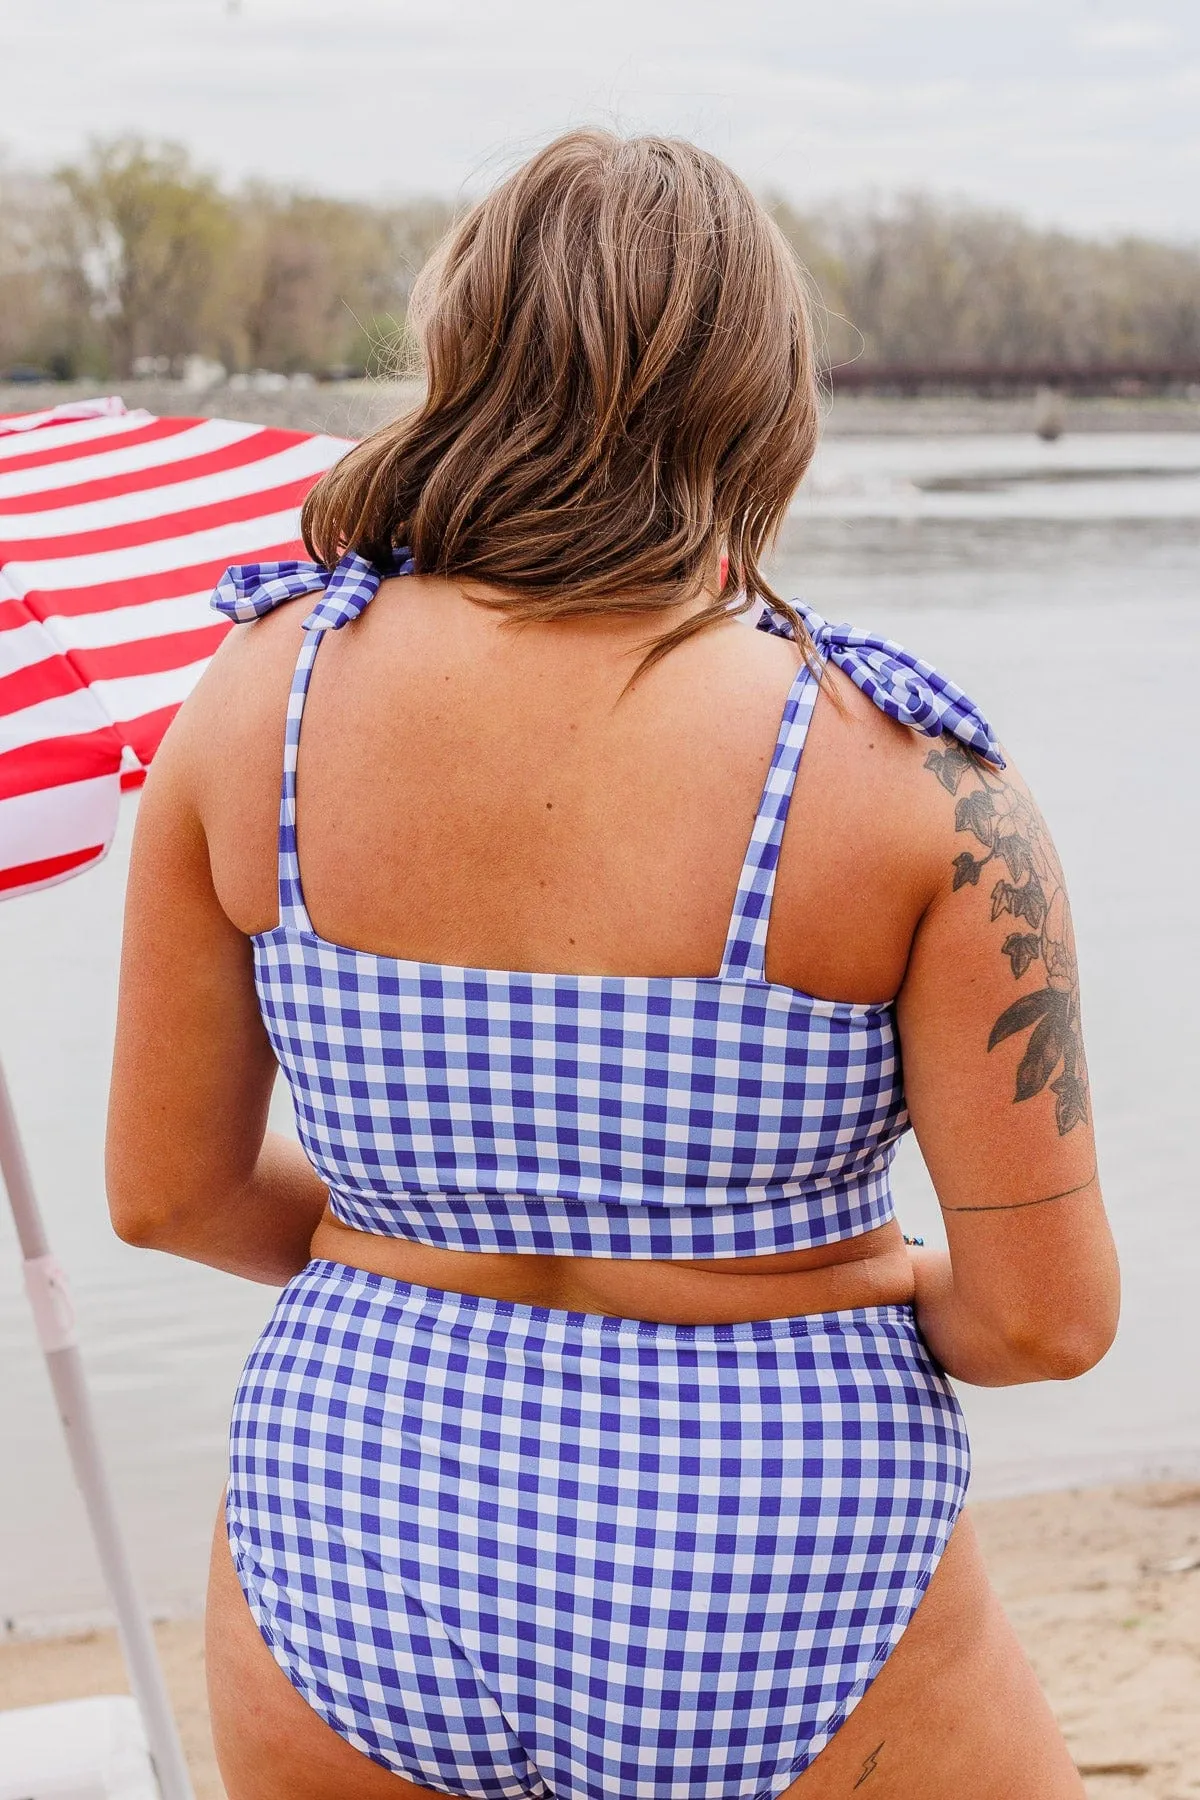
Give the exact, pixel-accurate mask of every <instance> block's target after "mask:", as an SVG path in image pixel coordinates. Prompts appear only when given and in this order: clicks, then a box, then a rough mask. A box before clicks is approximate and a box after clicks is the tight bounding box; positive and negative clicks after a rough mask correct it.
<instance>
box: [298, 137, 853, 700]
mask: <svg viewBox="0 0 1200 1800" xmlns="http://www.w3.org/2000/svg"><path fill="white" fill-rule="evenodd" d="M409 326H410V329H411V330H413V331H414V332H415V335H416V338H417V341H418V343H419V345H420V348H421V350H422V352H423V358H424V364H425V369H426V375H427V388H426V394H425V399H424V401H423V403H422V404H421V405H420V406H419V407H417V408H416V409H415V410H414V411H412V412H409V413H407V414H405V415H404V416H402V417H401V418H399V419H397V420H395V421H394V422H393V423H391V424H389V425H385V426H384V427H383V428H382V429H381V430H379V431H376V432H375V433H374V434H373V435H372V436H371V437H369V438H367V439H366V440H365V441H364V442H363V443H361V444H359V445H358V446H357V447H356V448H355V449H354V450H351V451H350V452H349V453H348V454H347V455H346V456H345V457H344V458H343V459H342V460H341V461H340V462H339V463H338V464H337V465H336V466H335V467H334V468H333V469H331V470H330V471H329V473H328V474H327V475H326V476H325V477H324V478H323V479H322V480H321V481H320V482H319V483H318V484H317V486H316V487H315V488H314V489H313V490H312V492H311V493H310V494H309V496H308V499H307V501H306V503H305V506H304V514H303V531H304V540H305V543H306V544H307V546H308V549H309V553H310V555H312V556H313V557H315V558H316V559H317V560H318V561H319V562H323V563H325V564H327V565H332V564H333V563H334V562H336V560H337V559H338V557H339V556H340V555H342V554H343V553H344V552H345V551H347V550H356V551H358V552H359V553H360V554H361V555H363V556H365V557H367V558H369V559H370V560H372V561H375V562H378V563H382V564H386V562H387V561H388V559H389V558H390V556H391V554H392V552H393V551H394V550H395V548H396V547H398V546H399V545H407V546H408V547H409V549H410V550H411V552H412V554H413V558H414V561H415V564H416V567H417V569H418V571H419V572H420V573H422V574H430V575H444V576H453V577H455V578H456V579H458V580H460V581H462V582H463V583H465V584H469V583H473V582H478V583H484V584H486V585H487V586H488V587H490V588H492V589H494V590H496V592H495V593H492V594H488V595H478V594H473V595H472V596H471V597H472V598H473V599H478V600H481V601H482V603H483V604H486V605H490V606H494V607H496V608H498V609H500V610H502V611H503V612H505V613H507V614H508V615H510V617H511V618H512V619H513V620H522V621H537V620H548V619H560V618H565V617H568V616H570V615H581V614H587V613H600V612H604V611H608V610H613V611H620V612H626V613H634V612H637V613H641V612H647V613H649V612H653V611H655V610H656V609H662V608H666V607H670V606H677V605H679V604H680V602H686V601H691V600H699V599H702V598H703V597H704V595H705V594H706V593H707V594H708V596H709V598H708V601H707V603H706V604H705V605H703V606H702V607H699V608H698V609H697V610H696V611H695V612H693V613H692V614H690V615H689V617H688V618H687V619H686V620H685V621H684V623H683V624H681V625H678V626H677V627H676V628H675V629H674V630H672V631H670V632H667V633H666V634H664V635H663V636H662V637H660V638H659V639H657V640H656V641H655V642H654V644H653V645H652V646H651V649H650V651H649V652H648V654H647V656H646V657H645V659H644V660H643V663H642V664H641V666H640V668H639V670H638V673H639V674H640V673H641V672H642V670H644V669H645V668H647V667H649V666H650V664H651V663H653V662H655V661H657V659H658V658H659V657H661V656H663V655H665V654H666V652H667V651H668V650H669V649H671V648H672V647H673V646H674V645H675V644H677V643H680V642H681V641H682V640H683V639H684V638H686V637H689V636H691V635H692V634H693V633H694V632H696V631H699V630H701V629H703V628H704V627H705V626H706V625H709V624H712V623H714V622H715V621H716V620H718V619H720V618H722V617H725V616H727V614H728V613H729V612H730V611H731V610H733V611H742V610H745V608H746V607H748V606H750V605H752V604H753V603H754V601H755V600H756V599H759V598H761V599H764V600H766V601H768V602H770V604H771V605H772V606H773V607H775V608H776V609H777V610H778V611H780V612H781V613H783V614H784V616H786V617H788V618H790V619H791V622H792V624H793V627H794V629H795V630H796V633H797V637H798V639H799V641H800V642H801V644H804V645H806V643H807V640H806V637H805V634H804V631H803V628H802V626H801V625H800V622H799V620H798V619H797V618H796V617H795V614H794V613H793V612H792V609H791V608H790V607H789V606H787V605H786V603H785V602H783V601H782V600H781V599H780V598H779V596H778V595H776V594H775V593H773V592H772V590H771V588H770V587H769V586H768V584H767V581H766V578H765V576H764V575H763V572H762V567H761V559H762V557H763V555H764V552H765V551H766V550H767V549H769V547H770V545H771V544H772V542H773V540H774V538H775V535H776V533H777V532H778V530H779V527H780V525H781V524H782V521H783V518H784V515H785V513H786V511H787V508H788V503H789V501H790V500H791V498H792V495H793V493H794V492H795V490H796V487H797V486H798V484H799V482H800V479H801V477H802V476H803V474H804V472H805V470H806V469H807V467H808V464H809V462H810V461H811V459H812V455H813V451H814V450H815V448H816V441H817V432H818V419H819V398H820V395H819V385H818V376H817V369H816V358H815V354H814V348H813V334H812V329H811V323H810V313H809V304H808V295H807V289H806V285H805V277H804V273H803V271H802V270H801V268H800V267H799V265H798V264H797V262H796V260H795V258H794V256H793V254H792V252H791V250H790V249H789V247H788V245H787V244H786V242H785V241H784V238H783V236H782V234H781V233H780V232H779V230H778V229H777V227H776V226H775V224H774V223H773V221H772V220H771V219H770V218H769V216H768V215H767V213H766V212H765V211H764V210H763V208H762V206H760V205H759V203H758V201H757V200H756V199H755V198H754V196H753V194H752V193H751V192H750V190H749V189H748V188H747V187H746V185H745V184H744V183H743V182H742V181H740V180H739V179H738V177H737V176H736V175H734V174H733V172H732V170H730V169H728V168H727V167H726V166H725V164H724V163H722V162H720V161H718V159H717V158H716V157H714V156H710V155H708V154H706V152H705V151H703V150H700V149H697V147H696V146H695V145H694V144H689V143H686V142H684V141H682V140H680V139H677V138H659V137H636V138H621V137H617V136H615V135H613V134H611V133H609V132H604V131H575V132H571V133H569V134H568V135H566V136H564V137H560V138H558V139H557V140H556V141H555V142H554V143H552V144H550V145H548V146H547V147H546V148H545V149H544V150H542V151H540V152H539V153H538V154H537V155H536V156H534V157H532V158H531V159H530V160H529V161H528V162H527V163H525V164H524V165H523V167H521V168H519V169H517V170H516V172H515V173H514V174H512V175H510V176H509V177H508V179H507V180H506V181H504V182H502V183H501V185H500V186H499V187H497V188H496V189H495V190H494V191H493V192H492V193H491V194H489V195H488V197H487V198H486V199H485V200H483V201H481V202H480V203H479V204H478V205H476V206H474V207H473V208H472V209H471V210H470V211H469V212H468V213H466V214H465V216H464V217H463V218H462V219H461V220H460V221H459V222H458V223H457V225H455V226H454V227H453V228H452V230H451V231H450V233H449V235H448V237H447V238H446V239H445V241H444V242H443V244H442V245H441V246H440V248H439V249H438V250H437V251H436V252H435V253H434V256H433V257H432V259H431V260H430V262H429V263H427V264H426V266H425V268H424V269H423V270H422V272H421V274H420V276H419V277H418V280H417V283H416V286H415V288H414V290H413V296H412V305H411V310H410V315H409ZM722 554H724V556H726V557H727V558H728V563H727V572H726V574H725V579H724V583H723V585H720V578H719V576H718V573H717V571H718V565H719V563H720V560H721V557H722ZM718 588H719V591H718ZM469 591H470V590H469V588H468V592H469Z"/></svg>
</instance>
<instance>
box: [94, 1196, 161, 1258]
mask: <svg viewBox="0 0 1200 1800" xmlns="http://www.w3.org/2000/svg"><path fill="white" fill-rule="evenodd" d="M108 1216H109V1218H110V1219H111V1221H112V1228H113V1230H114V1231H115V1232H116V1234H117V1236H118V1237H119V1238H120V1240H121V1242H122V1243H123V1244H132V1245H133V1247H134V1249H136V1250H162V1249H164V1248H167V1247H168V1245H167V1243H166V1240H167V1239H168V1238H169V1237H170V1235H171V1225H172V1221H171V1218H170V1215H169V1214H168V1213H167V1212H166V1211H165V1209H164V1208H162V1207H160V1206H155V1205H154V1204H153V1202H152V1201H151V1200H150V1199H149V1198H148V1197H147V1196H145V1195H141V1194H135V1193H130V1192H128V1191H122V1190H121V1189H114V1188H113V1187H112V1186H111V1185H110V1187H109V1190H108Z"/></svg>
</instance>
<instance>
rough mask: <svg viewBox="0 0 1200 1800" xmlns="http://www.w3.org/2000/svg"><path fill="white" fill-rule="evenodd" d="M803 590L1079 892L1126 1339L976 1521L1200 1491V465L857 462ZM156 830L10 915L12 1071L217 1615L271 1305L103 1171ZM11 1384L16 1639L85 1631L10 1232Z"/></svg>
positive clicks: (975, 1416)
mask: <svg viewBox="0 0 1200 1800" xmlns="http://www.w3.org/2000/svg"><path fill="white" fill-rule="evenodd" d="M777 575H778V579H779V584H780V586H781V588H782V591H784V592H786V593H794V594H799V595H801V596H803V597H804V598H805V599H807V600H808V601H810V602H811V603H812V604H813V605H815V606H816V607H817V608H818V610H819V611H820V612H822V613H823V614H824V615H825V616H826V617H827V618H832V619H842V618H852V619H853V620H854V621H855V623H856V624H859V625H864V626H870V627H872V628H876V629H882V630H884V631H886V632H887V633H888V634H890V635H891V636H893V637H897V638H899V639H900V640H901V641H902V642H905V643H907V644H908V645H909V646H910V647H912V648H913V649H916V650H919V651H920V652H921V653H922V654H923V655H924V656H927V657H929V658H930V659H931V660H933V661H935V662H937V663H938V664H939V665H940V666H941V667H943V668H944V669H945V670H946V671H947V672H948V673H950V674H952V675H953V676H954V677H955V679H956V680H958V681H959V682H961V683H962V685H963V686H965V687H966V688H968V690H969V691H970V692H971V693H972V694H973V695H974V696H975V698H976V699H977V700H978V701H979V703H980V704H981V705H982V706H983V707H984V709H985V711H987V712H988V713H989V714H990V715H991V717H992V718H993V720H994V721H995V723H996V725H997V727H998V729H999V730H1000V732H1001V735H1002V736H1003V738H1004V739H1005V742H1006V744H1007V746H1008V748H1009V750H1010V752H1011V754H1012V756H1013V757H1014V758H1015V759H1016V761H1017V762H1018V763H1019V764H1020V766H1021V767H1022V769H1023V770H1024V772H1025V773H1026V775H1027V776H1028V777H1029V779H1030V780H1031V781H1032V783H1033V785H1034V788H1035V790H1036V791H1037V793H1038V795H1039V798H1040V799H1041V801H1042V804H1043V807H1044V810H1045V811H1046V813H1047V815H1048V817H1049V819H1050V822H1051V825H1052V827H1053V829H1054V831H1055V834H1056V836H1057V839H1058V843H1059V847H1060V849H1061V852H1062V856H1063V861H1064V863H1065V865H1066V868H1067V873H1068V877H1069V879H1070V882H1071V885H1072V890H1073V896H1074V906H1075V915H1076V924H1077V930H1078V935H1079V947H1080V958H1081V963H1082V968H1083V978H1084V1002H1085V1024H1086V1027H1087V1032H1088V1042H1089V1052H1090V1063H1091V1070H1092V1079H1093V1091H1094V1098H1095V1111H1096V1118H1097V1125H1098V1135H1099V1139H1100V1155H1101V1171H1102V1174H1103V1177H1104V1183H1105V1190H1106V1194H1107V1196H1108V1200H1109V1205H1110V1209H1111V1212H1112V1216H1113V1222H1114V1225H1115V1229H1116V1232H1117V1237H1118V1240H1119V1244H1120V1249H1121V1254H1122V1259H1123V1264H1124V1271H1125V1295H1126V1297H1125V1312H1124V1322H1123V1325H1122V1331H1121V1336H1120V1338H1119V1340H1118V1343H1117V1346H1116V1348H1115V1349H1114V1350H1113V1352H1112V1354H1111V1355H1110V1356H1109V1358H1108V1359H1107V1360H1106V1362H1105V1363H1104V1364H1103V1365H1102V1367H1101V1368H1100V1369H1098V1370H1096V1371H1094V1372H1093V1373H1092V1374H1090V1375H1088V1376H1086V1377H1085V1378H1084V1379H1083V1380H1082V1381H1079V1382H1075V1383H1072V1384H1070V1385H1067V1386H1045V1387H1038V1388H1025V1389H1016V1390H1007V1391H1001V1392H995V1393H985V1392H980V1391H976V1390H969V1389H968V1390H965V1391H964V1394H963V1399H964V1404H965V1406H966V1410H967V1414H968V1418H969V1420H970V1423H971V1427H972V1435H973V1439H974V1444H975V1457H976V1477H975V1491H976V1493H978V1494H997V1493H1003V1492H1014V1491H1020V1490H1023V1489H1032V1488H1036V1487H1050V1486H1058V1485H1067V1484H1072V1483H1080V1482H1090V1481H1101V1480H1105V1479H1121V1478H1125V1477H1131V1476H1138V1475H1150V1474H1158V1473H1163V1472H1167V1471H1171V1472H1177V1473H1183V1474H1193V1475H1194V1474H1200V1378H1198V1376H1197V1355H1196V1344H1197V1340H1196V1328H1195V1322H1194V1321H1195V1313H1196V1294H1197V1289H1198V1286H1200V1279H1198V1278H1200V1231H1198V1230H1197V1206H1198V1195H1197V1184H1196V1177H1195V1173H1194V1153H1193V1150H1192V1141H1191V1140H1192V1136H1193V1132H1194V1126H1195V1118H1196V1095H1197V1092H1198V1091H1200V1049H1198V1045H1200V1033H1198V1031H1197V1023H1196V1021H1197V1016H1198V1015H1197V1001H1198V999H1200V992H1198V989H1200V979H1198V977H1200V955H1198V953H1197V933H1196V926H1195V911H1196V909H1195V899H1194V896H1195V893H1196V889H1197V884H1198V880H1200V850H1198V847H1197V846H1198V843H1200V838H1198V834H1197V817H1196V805H1195V787H1196V737H1197V730H1198V725H1197V721H1198V720H1200V705H1198V698H1197V697H1198V696H1200V435H1198V436H1196V437H1190V436H1173V437H1170V438H1167V437H1163V438H1155V437H1125V438H1118V437H1093V438H1086V439H1076V440H1071V439H1066V440H1064V441H1063V442H1061V443H1060V444H1057V445H1054V446H1048V447H1047V446H1041V445H1038V444H1035V443H1034V442H1033V441H1032V440H1025V439H1018V438H1003V437H990V438H978V439H973V438H961V437H957V438H946V439H940V440H939V439H928V440H921V439H912V438H909V439H879V440H871V439H842V440H837V439H834V440H832V441H831V442H830V443H829V444H828V446H827V447H826V449H825V450H824V451H823V452H822V455H821V458H820V460H819V463H818V465H817V468H816V469H815V470H814V477H813V480H812V482H811V488H810V491H809V492H808V493H807V494H806V497H805V499H804V500H803V501H802V502H801V503H799V504H798V506H797V508H796V512H795V515H794V517H793V519H792V520H791V521H790V523H789V527H788V530H787V532H786V535H785V541H784V543H783V545H782V547H781V554H780V557H779V559H778V563H777ZM131 811H132V809H130V816H127V817H126V820H125V824H124V829H123V833H122V838H121V841H120V842H119V844H118V845H117V848H116V850H115V851H114V853H113V855H112V856H111V857H110V859H109V861H108V862H107V863H106V864H105V865H104V866H103V867H102V868H100V869H98V870H95V871H93V872H92V873H90V874H89V875H87V876H85V877H84V878H82V879H81V880H79V881H76V882H73V883H68V884H66V885H65V886H63V887H61V888H57V889H54V890H51V891H49V892H47V893H44V894H40V895H36V896H32V897H30V898H28V899H26V900H18V901H13V902H10V903H8V904H6V905H4V906H3V907H0V1053H2V1054H3V1057H4V1060H5V1064H6V1066H7V1069H8V1074H9V1078H10V1081H11V1084H12V1087H13V1090H14V1095H15V1098H16V1102H17V1106H18V1110H19V1113H20V1116H21V1119H22V1121H23V1124H24V1127H25V1130H26V1133H27V1143H28V1149H29V1153H30V1158H31V1161H32V1164H33V1168H34V1174H35V1178H36V1180H37V1183H38V1186H39V1189H40V1193H41V1197H42V1200H43V1204H44V1207H45V1211H46V1214H47V1217H48V1220H49V1223H50V1228H51V1235H52V1239H53V1241H54V1245H55V1248H56V1250H57V1252H58V1254H59V1256H60V1257H61V1259H62V1260H63V1261H64V1262H65V1264H66V1265H67V1267H68V1269H69V1270H70V1272H71V1274H72V1277H73V1280H74V1285H75V1290H76V1298H77V1301H78V1307H79V1312H80V1316H81V1321H82V1330H83V1342H84V1347H85V1352H86V1356H87V1361H88V1367H89V1370H90V1372H91V1376H92V1380H93V1384H94V1389H95V1394H96V1399H97V1405H98V1408H99V1411H100V1415H101V1420H102V1425H103V1429H104V1433H105V1438H106V1441H107V1444H108V1446H109V1450H110V1454H111V1461H112V1466H113V1471H114V1475H115V1478H116V1481H117V1484H118V1488H119V1491H120V1496H121V1500H122V1504H123V1508H124V1511H125V1515H126V1518H127V1520H128V1523H129V1526H130V1531H131V1536H132V1539H133V1543H134V1547H135V1552H136V1556H137V1560H138V1563H139V1566H140V1569H141V1572H142V1576H143V1579H144V1583H145V1586H146V1588H147V1591H148V1593H149V1595H150V1597H151V1600H152V1602H153V1604H154V1605H155V1606H156V1607H157V1608H159V1609H162V1610H191V1609H193V1608H195V1606H196V1605H197V1604H198V1602H199V1597H200V1593H201V1590H202V1582H203V1568H204V1561H205V1549H206V1539H207V1536H208V1533H209V1531H210V1529H211V1522H212V1516H213V1512H214V1509H215V1507H216V1504H217V1499H218V1495H219V1492H220V1488H221V1482H222V1477H223V1459H224V1433H225V1425H226V1418H227V1412H228V1406H229V1401H230V1397H231V1394H232V1390H233V1387H234V1384H235V1382H236V1379H237V1374H238V1370H239V1368H240V1364H241V1360H242V1358H243V1356H244V1354H245V1351H246V1349H247V1348H248V1346H249V1344H250V1342H251V1340H252V1339H253V1337H254V1334H255V1333H256V1331H257V1330H258V1327H259V1326H260V1324H261V1322H262V1320H263V1318H264V1317H265V1315H266V1312H267V1311H268V1309H269V1307H270V1305H271V1300H272V1295H271V1294H270V1292H269V1291H267V1290H265V1289H262V1288H256V1287H253V1286H250V1285H247V1284H243V1283H240V1282H237V1281H235V1280H233V1279H231V1278H229V1277H226V1276H221V1275H217V1274H215V1273H213V1272H211V1271H208V1270H204V1269H199V1268H192V1267H189V1266H188V1265H186V1264H183V1263H175V1262H173V1261H172V1260H171V1259H169V1258H160V1257H155V1256H148V1255H145V1254H144V1253H138V1252H135V1251H132V1250H129V1249H127V1248H126V1247H125V1246H123V1245H121V1244H119V1243H116V1242H115V1241H114V1240H113V1239H112V1237H111V1235H110V1233H109V1231H108V1227H107V1221H106V1217H105V1212H104V1204H103V1198H102V1192H101V1176H100V1156H101V1144H102V1135H103V1109H104V1092H105V1081H106V1075H107V1064H108V1055H109V1048H110V1042H111V1034H112V1023H113V1010H114V1001H115V980H116V964H117V949H118V935H119V921H120V908H121V897H122V890H123V884H124V876H125V864H126V857H127V854H128V836H129V825H130V823H131ZM897 1187H898V1194H899V1204H900V1211H901V1216H902V1218H903V1220H904V1222H905V1225H906V1228H908V1229H909V1230H917V1231H923V1232H925V1234H926V1235H927V1236H928V1237H930V1238H931V1239H935V1240H936V1238H937V1236H938V1217H937V1209H936V1205H935V1203H934V1201H933V1197H932V1194H931V1192H930V1190H929V1187H928V1183H927V1181H926V1179H925V1176H924V1171H923V1169H922V1167H921V1163H920V1159H919V1157H918V1155H917V1154H916V1152H915V1150H914V1149H913V1147H912V1145H911V1143H909V1144H906V1146H905V1148H904V1149H903V1150H902V1152H901V1157H900V1160H899V1164H898V1180H897ZM0 1370H2V1372H3V1379H2V1381H0V1619H3V1618H9V1619H13V1620H16V1621H18V1622H19V1623H21V1624H29V1623H33V1622H36V1621H43V1622H45V1621H49V1620H62V1619H64V1618H68V1617H75V1618H78V1617H81V1616H87V1615H90V1614H92V1613H94V1612H96V1611H99V1610H102V1609H103V1605H104V1599H103V1592H102V1589H101V1585H100V1581H99V1577H98V1575H97V1572H96V1568H95V1564H94V1560H93V1557H92V1553H91V1547H90V1543H89V1540H88V1537H87V1533H86V1527H85V1524H84V1520H83V1514H82V1510H81V1508H80V1506H79V1503H78V1501H77V1500H76V1498H75V1495H74V1492H73V1490H72V1485H71V1477H70V1472H69V1469H68V1466H67V1462H66V1458H65V1455H64V1453H63V1451H62V1448H61V1445H60V1440H59V1434H58V1424H57V1420H56V1418H55V1416H54V1410H53V1406H52V1403H51V1398H50V1392H49V1388H48V1385H47V1383H46V1380H45V1376H44V1374H43V1370H42V1365H41V1362H40V1359H39V1356H38V1353H37V1350H36V1348H35V1346H34V1343H33V1337H32V1332H31V1329H30V1324H29V1320H28V1318H27V1315H26V1311H25V1305H24V1299H23V1296H22V1294H21V1290H20V1282H19V1270H18V1263H17V1257H16V1245H15V1240H14V1237H13V1233H12V1229H11V1226H10V1224H9V1221H8V1218H7V1214H5V1213H3V1209H2V1208H0Z"/></svg>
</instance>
